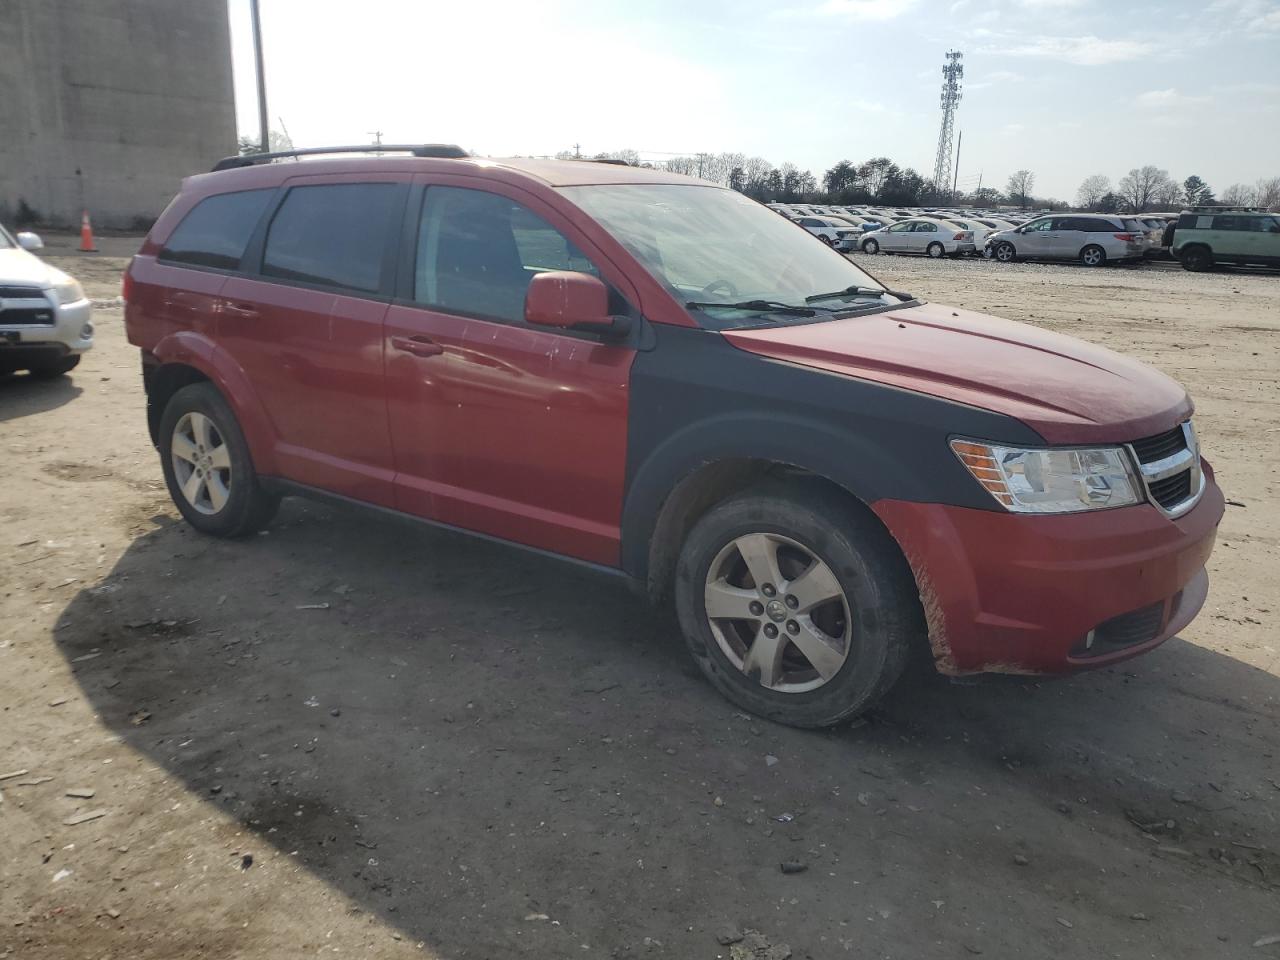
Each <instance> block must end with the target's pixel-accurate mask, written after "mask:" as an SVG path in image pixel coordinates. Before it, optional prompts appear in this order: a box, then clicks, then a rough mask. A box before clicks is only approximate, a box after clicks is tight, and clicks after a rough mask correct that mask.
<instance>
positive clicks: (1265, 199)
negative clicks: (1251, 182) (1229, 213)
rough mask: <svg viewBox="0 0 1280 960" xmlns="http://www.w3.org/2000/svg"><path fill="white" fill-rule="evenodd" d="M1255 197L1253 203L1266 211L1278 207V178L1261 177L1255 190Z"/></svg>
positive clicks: (1279, 192)
mask: <svg viewBox="0 0 1280 960" xmlns="http://www.w3.org/2000/svg"><path fill="white" fill-rule="evenodd" d="M1255 189H1256V191H1257V194H1258V195H1257V196H1256V197H1255V198H1254V203H1256V204H1257V205H1258V206H1260V207H1266V208H1267V209H1268V210H1274V209H1276V208H1277V207H1280V177H1263V178H1262V179H1261V180H1259V181H1258V185H1257V187H1256V188H1255Z"/></svg>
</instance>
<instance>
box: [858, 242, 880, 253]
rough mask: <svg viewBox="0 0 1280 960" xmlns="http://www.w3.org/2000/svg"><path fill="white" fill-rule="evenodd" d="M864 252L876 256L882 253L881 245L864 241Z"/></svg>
mask: <svg viewBox="0 0 1280 960" xmlns="http://www.w3.org/2000/svg"><path fill="white" fill-rule="evenodd" d="M862 252H863V253H869V254H871V255H872V256H875V255H876V254H877V253H879V252H880V244H879V242H878V241H876V240H864V241H863V243H862Z"/></svg>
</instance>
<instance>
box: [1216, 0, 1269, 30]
mask: <svg viewBox="0 0 1280 960" xmlns="http://www.w3.org/2000/svg"><path fill="white" fill-rule="evenodd" d="M1209 12H1210V13H1211V14H1220V15H1223V16H1227V17H1230V18H1231V20H1232V24H1231V25H1232V26H1235V27H1239V28H1242V29H1243V30H1244V31H1245V32H1246V33H1278V32H1280V3H1277V2H1276V0H1214V2H1213V4H1212V5H1210V7H1209Z"/></svg>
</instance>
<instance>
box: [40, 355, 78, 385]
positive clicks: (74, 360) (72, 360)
mask: <svg viewBox="0 0 1280 960" xmlns="http://www.w3.org/2000/svg"><path fill="white" fill-rule="evenodd" d="M79 365H80V355H79V354H77V353H73V354H72V355H71V356H69V357H59V358H58V359H57V360H48V361H45V362H44V363H33V364H30V365H29V366H28V367H27V371H28V372H29V373H30V374H31V376H32V377H34V378H35V379H37V380H53V379H54V378H55V377H60V376H62V375H63V374H64V373H70V372H71V371H72V370H74V369H75V368H76V367H78V366H79Z"/></svg>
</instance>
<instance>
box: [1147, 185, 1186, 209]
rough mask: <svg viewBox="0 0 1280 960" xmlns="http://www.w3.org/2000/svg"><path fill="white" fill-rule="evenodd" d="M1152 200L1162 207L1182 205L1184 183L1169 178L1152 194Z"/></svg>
mask: <svg viewBox="0 0 1280 960" xmlns="http://www.w3.org/2000/svg"><path fill="white" fill-rule="evenodd" d="M1151 201H1152V202H1153V203H1154V204H1156V205H1157V206H1158V207H1160V208H1161V209H1171V208H1173V207H1180V206H1182V184H1180V183H1178V182H1177V181H1176V180H1173V179H1172V178H1167V179H1166V180H1165V182H1164V183H1162V184H1161V185H1160V186H1159V188H1157V190H1156V192H1155V193H1154V194H1152V196H1151Z"/></svg>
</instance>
